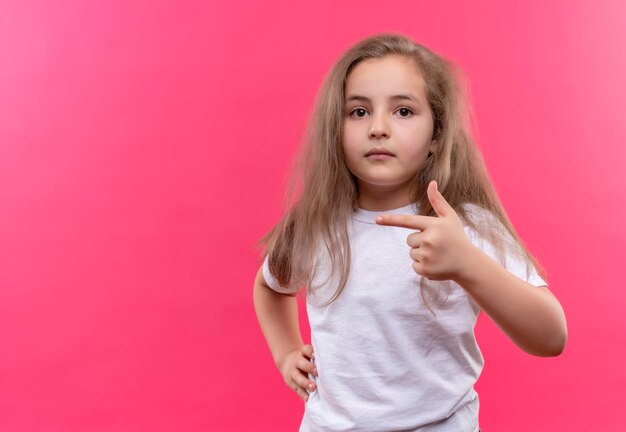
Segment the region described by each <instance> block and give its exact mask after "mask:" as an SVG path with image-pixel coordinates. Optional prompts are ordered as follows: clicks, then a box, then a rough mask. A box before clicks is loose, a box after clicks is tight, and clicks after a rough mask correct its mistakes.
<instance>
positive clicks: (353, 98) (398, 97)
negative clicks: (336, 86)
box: [346, 94, 420, 104]
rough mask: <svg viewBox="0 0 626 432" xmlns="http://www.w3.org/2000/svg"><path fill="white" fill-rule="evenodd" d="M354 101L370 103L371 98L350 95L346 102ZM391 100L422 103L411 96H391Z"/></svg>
mask: <svg viewBox="0 0 626 432" xmlns="http://www.w3.org/2000/svg"><path fill="white" fill-rule="evenodd" d="M352 100H358V101H363V102H370V100H369V98H367V97H365V96H361V95H350V96H348V97H347V98H346V102H350V101H352ZM389 100H410V101H413V102H415V103H417V104H419V103H420V101H419V100H418V99H417V98H416V97H414V96H413V95H411V94H398V95H393V96H389Z"/></svg>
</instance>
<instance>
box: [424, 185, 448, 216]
mask: <svg viewBox="0 0 626 432" xmlns="http://www.w3.org/2000/svg"><path fill="white" fill-rule="evenodd" d="M426 192H427V194H428V200H429V201H430V204H431V205H432V206H433V209H434V210H435V213H437V216H440V217H446V216H448V215H449V214H450V213H451V212H453V211H454V210H453V209H452V206H451V205H450V204H448V201H446V199H445V198H444V197H443V195H442V194H441V192H439V189H438V188H437V181H436V180H432V181H431V182H430V183H429V184H428V189H427V190H426Z"/></svg>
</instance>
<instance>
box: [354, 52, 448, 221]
mask: <svg viewBox="0 0 626 432" xmlns="http://www.w3.org/2000/svg"><path fill="white" fill-rule="evenodd" d="M433 127H434V126H433V117H432V112H431V110H430V106H429V104H428V102H427V100H426V93H425V91H424V81H423V79H422V76H421V74H420V73H419V72H418V70H417V67H416V66H415V64H414V62H413V60H411V59H409V58H406V57H402V56H397V55H388V56H385V57H383V58H379V59H368V60H365V61H362V62H361V63H359V64H358V65H357V66H356V67H355V68H354V69H353V70H352V71H351V73H350V75H348V77H347V79H346V100H345V112H344V117H343V137H342V147H343V152H344V155H345V160H346V165H347V167H348V169H349V170H350V171H351V172H352V174H354V175H355V177H356V178H357V181H358V184H359V205H360V207H361V208H363V209H365V210H373V211H379V210H389V209H392V208H399V207H403V206H405V205H408V204H410V198H409V181H410V180H411V178H412V177H413V176H414V175H415V173H416V172H417V171H418V170H419V168H420V167H421V166H422V164H423V163H424V161H425V160H426V158H427V156H428V152H429V151H434V150H435V146H436V141H433V140H432V135H433ZM378 151H386V152H389V153H390V155H386V156H385V155H380V154H379V155H376V154H372V152H378Z"/></svg>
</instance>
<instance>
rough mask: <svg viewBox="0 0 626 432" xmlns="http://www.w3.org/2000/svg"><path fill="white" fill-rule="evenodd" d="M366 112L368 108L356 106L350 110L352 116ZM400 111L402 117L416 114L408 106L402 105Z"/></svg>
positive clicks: (359, 116) (360, 116)
mask: <svg viewBox="0 0 626 432" xmlns="http://www.w3.org/2000/svg"><path fill="white" fill-rule="evenodd" d="M357 112H359V113H364V112H367V110H365V109H364V108H355V109H353V110H352V111H350V116H351V117H354V114H355V113H357ZM398 112H400V113H401V114H400V117H409V115H410V114H414V113H413V110H412V109H411V108H407V107H402V108H399V109H398ZM356 117H357V118H362V117H363V116H362V115H357V116H356Z"/></svg>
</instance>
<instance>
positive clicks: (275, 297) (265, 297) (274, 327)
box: [253, 282, 304, 369]
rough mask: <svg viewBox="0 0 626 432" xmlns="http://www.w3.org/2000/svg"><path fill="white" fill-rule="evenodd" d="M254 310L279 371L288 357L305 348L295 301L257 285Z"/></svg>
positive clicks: (256, 283)
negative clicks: (287, 355) (286, 356)
mask: <svg viewBox="0 0 626 432" xmlns="http://www.w3.org/2000/svg"><path fill="white" fill-rule="evenodd" d="M253 298H254V308H255V310H256V315H257V319H258V321H259V325H260V326H261V331H262V332H263V335H264V336H265V340H266V341H267V344H268V345H269V348H270V351H271V352H272V357H273V358H274V364H275V365H276V366H277V367H278V368H279V369H280V366H281V362H282V360H283V359H284V358H285V355H286V354H288V353H290V352H292V351H294V350H297V349H299V348H300V347H302V345H304V342H303V341H302V335H301V334H300V326H299V323H298V303H297V300H296V297H293V296H289V295H284V294H281V293H278V292H276V291H274V290H272V289H271V288H269V287H267V286H263V285H262V284H260V283H258V282H255V284H254V293H253Z"/></svg>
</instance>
